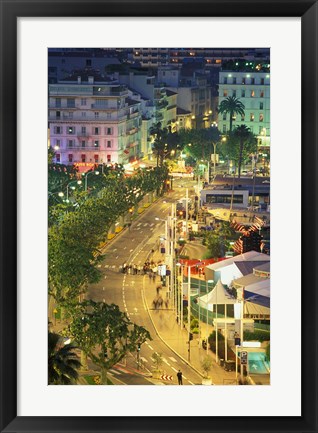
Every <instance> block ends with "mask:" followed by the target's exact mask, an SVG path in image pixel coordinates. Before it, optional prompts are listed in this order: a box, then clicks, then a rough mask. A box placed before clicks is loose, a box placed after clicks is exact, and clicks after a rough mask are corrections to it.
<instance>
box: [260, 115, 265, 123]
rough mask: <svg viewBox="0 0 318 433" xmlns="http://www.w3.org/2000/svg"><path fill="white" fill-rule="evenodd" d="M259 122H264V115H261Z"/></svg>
mask: <svg viewBox="0 0 318 433" xmlns="http://www.w3.org/2000/svg"><path fill="white" fill-rule="evenodd" d="M259 121H260V122H263V121H264V114H260V115H259Z"/></svg>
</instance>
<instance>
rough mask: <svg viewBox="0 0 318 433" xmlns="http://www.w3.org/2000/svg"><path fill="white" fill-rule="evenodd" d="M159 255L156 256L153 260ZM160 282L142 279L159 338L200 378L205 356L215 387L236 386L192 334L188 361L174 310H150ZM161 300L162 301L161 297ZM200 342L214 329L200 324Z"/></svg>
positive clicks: (231, 375)
mask: <svg viewBox="0 0 318 433" xmlns="http://www.w3.org/2000/svg"><path fill="white" fill-rule="evenodd" d="M156 255H158V257H156ZM152 259H153V260H154V262H156V261H160V260H161V259H162V255H161V254H160V253H155V254H154V255H153V257H152ZM159 283H160V279H159V277H157V280H156V281H155V282H150V281H149V278H148V276H147V275H145V276H144V278H143V296H144V301H145V305H146V307H147V310H148V313H149V316H150V318H151V321H152V323H153V326H154V328H155V330H156V333H157V335H158V337H159V338H160V339H161V340H162V341H163V342H164V343H165V344H166V345H167V346H168V347H169V348H170V349H171V350H172V351H173V352H174V353H175V354H176V355H177V356H179V357H180V358H181V359H182V360H183V361H184V362H185V363H186V364H188V365H189V366H191V367H192V368H193V369H194V370H195V371H196V372H197V373H198V374H199V375H200V376H201V377H202V378H203V370H202V367H201V363H202V361H203V359H204V358H205V357H206V356H209V357H210V358H211V359H212V368H211V372H210V377H211V378H212V383H213V384H214V385H236V378H235V371H234V372H230V371H225V370H224V368H223V367H221V366H220V365H219V364H218V363H217V362H216V356H215V354H214V353H213V352H211V350H208V351H207V350H204V349H203V348H202V347H201V344H200V339H199V338H197V337H196V335H195V334H194V339H193V340H192V341H191V342H190V359H189V356H188V347H189V344H188V331H187V329H186V328H185V327H183V328H181V326H180V324H178V323H177V321H176V314H175V311H174V310H173V309H172V308H170V306H169V309H166V308H165V307H164V308H163V309H157V310H156V309H153V307H152V302H153V300H154V298H155V295H156V287H157V286H158V285H159ZM163 298H165V296H164V294H163ZM200 328H201V339H204V338H206V335H210V334H211V332H212V331H213V326H212V325H208V326H207V324H206V323H203V322H202V321H201V323H200Z"/></svg>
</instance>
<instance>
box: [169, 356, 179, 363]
mask: <svg viewBox="0 0 318 433" xmlns="http://www.w3.org/2000/svg"><path fill="white" fill-rule="evenodd" d="M169 359H171V361H173V362H178V361H177V360H176V358H174V357H173V356H169Z"/></svg>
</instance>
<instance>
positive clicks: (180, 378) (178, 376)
mask: <svg viewBox="0 0 318 433" xmlns="http://www.w3.org/2000/svg"><path fill="white" fill-rule="evenodd" d="M177 378H178V385H183V383H182V372H181V370H179V371H178V373H177Z"/></svg>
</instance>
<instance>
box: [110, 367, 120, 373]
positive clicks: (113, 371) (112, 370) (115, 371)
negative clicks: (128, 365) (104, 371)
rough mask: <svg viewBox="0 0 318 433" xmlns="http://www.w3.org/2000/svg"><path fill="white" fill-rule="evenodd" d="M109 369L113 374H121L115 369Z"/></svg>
mask: <svg viewBox="0 0 318 433" xmlns="http://www.w3.org/2000/svg"><path fill="white" fill-rule="evenodd" d="M109 371H111V372H112V373H113V374H121V373H120V372H119V371H117V370H114V369H113V368H112V369H110V370H109Z"/></svg>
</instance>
